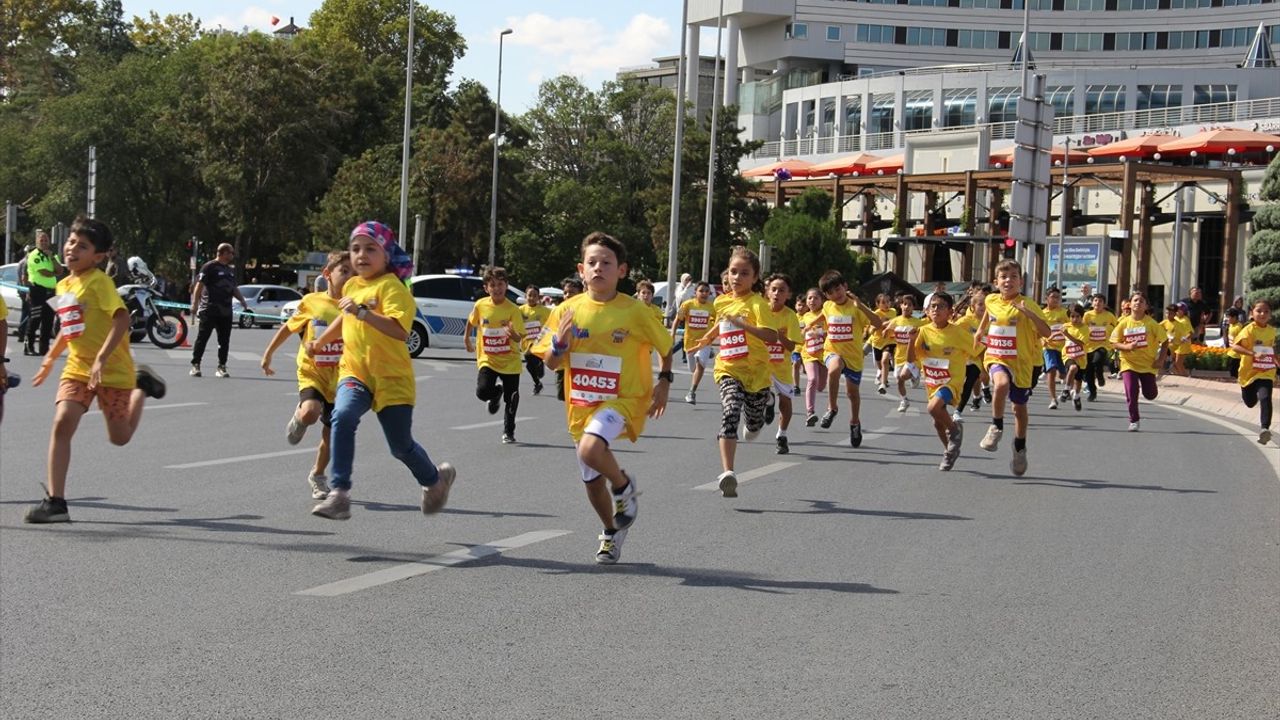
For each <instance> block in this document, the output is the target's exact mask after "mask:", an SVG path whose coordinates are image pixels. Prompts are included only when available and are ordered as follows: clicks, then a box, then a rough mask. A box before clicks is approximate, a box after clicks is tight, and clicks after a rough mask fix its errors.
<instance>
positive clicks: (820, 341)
mask: <svg viewBox="0 0 1280 720" xmlns="http://www.w3.org/2000/svg"><path fill="white" fill-rule="evenodd" d="M822 303H823V299H822V291H821V290H819V289H818V288H809V290H808V291H807V292H806V293H805V307H806V310H805V312H804V314H803V315H801V316H800V324H801V327H802V332H803V334H804V344H802V345H801V346H800V360H801V361H802V362H803V363H804V375H805V387H804V409H805V419H804V424H805V425H806V426H808V427H813V426H814V425H817V424H818V415H817V413H816V412H815V411H816V403H817V400H818V389H819V388H821V389H823V390H826V389H827V366H826V365H825V364H824V363H823V362H822V348H823V346H824V345H826V342H827V325H826V323H825V322H824V321H823V319H822Z"/></svg>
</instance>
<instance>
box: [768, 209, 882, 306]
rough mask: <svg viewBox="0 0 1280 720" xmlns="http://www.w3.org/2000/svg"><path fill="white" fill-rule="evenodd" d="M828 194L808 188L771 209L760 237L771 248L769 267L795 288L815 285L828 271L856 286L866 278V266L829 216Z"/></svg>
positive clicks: (867, 274)
mask: <svg viewBox="0 0 1280 720" xmlns="http://www.w3.org/2000/svg"><path fill="white" fill-rule="evenodd" d="M831 202H832V200H831V196H830V195H828V194H827V193H825V192H823V191H822V190H819V189H817V188H810V189H808V190H806V191H804V193H802V194H801V195H800V196H799V197H797V198H796V199H795V200H792V201H791V203H790V204H788V205H784V206H782V207H780V208H775V209H774V210H773V213H772V214H771V216H770V218H769V220H768V222H766V223H765V224H764V230H763V233H762V237H763V238H764V241H765V244H767V245H768V246H769V247H770V248H772V253H773V256H772V266H773V269H775V270H777V271H779V272H785V273H787V274H789V275H790V276H791V279H792V281H793V282H795V284H796V287H797V288H801V287H809V286H811V285H816V284H817V282H818V278H820V277H822V274H823V273H825V272H826V271H828V270H837V271H839V272H840V273H841V274H842V275H844V276H845V278H846V279H848V281H849V287H850V288H852V289H856V288H857V287H858V286H859V285H861V284H862V282H863V281H865V280H866V279H867V277H869V272H868V269H869V266H868V264H867V263H866V262H864V261H861V260H860V259H859V257H858V256H857V255H855V254H854V253H853V252H851V251H850V250H849V246H848V243H846V242H845V239H844V233H843V232H842V231H841V230H840V229H839V228H838V227H837V226H836V224H835V222H834V220H833V219H832V217H833V216H832V212H831Z"/></svg>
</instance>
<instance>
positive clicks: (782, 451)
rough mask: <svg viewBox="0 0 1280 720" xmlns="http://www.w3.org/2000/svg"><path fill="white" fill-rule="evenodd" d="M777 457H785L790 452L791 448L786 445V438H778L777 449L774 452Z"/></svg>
mask: <svg viewBox="0 0 1280 720" xmlns="http://www.w3.org/2000/svg"><path fill="white" fill-rule="evenodd" d="M775 452H776V453H777V454H778V455H786V454H787V453H789V452H791V446H790V445H788V444H787V436H786V435H783V436H782V437H780V438H778V449H777V450H776V451H775Z"/></svg>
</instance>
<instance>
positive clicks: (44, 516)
mask: <svg viewBox="0 0 1280 720" xmlns="http://www.w3.org/2000/svg"><path fill="white" fill-rule="evenodd" d="M22 521H23V522H27V523H34V524H44V523H64V522H71V514H70V513H68V512H67V500H66V498H60V497H52V496H50V495H45V496H44V499H43V500H41V501H40V504H39V505H37V506H35V507H33V508H31V509H29V510H27V514H26V515H23V516H22Z"/></svg>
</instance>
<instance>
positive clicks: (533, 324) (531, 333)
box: [524, 320, 542, 339]
mask: <svg viewBox="0 0 1280 720" xmlns="http://www.w3.org/2000/svg"><path fill="white" fill-rule="evenodd" d="M540 334H542V321H540V320H525V321H524V336H525V337H527V338H530V339H533V338H536V337H538V335H540Z"/></svg>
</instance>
